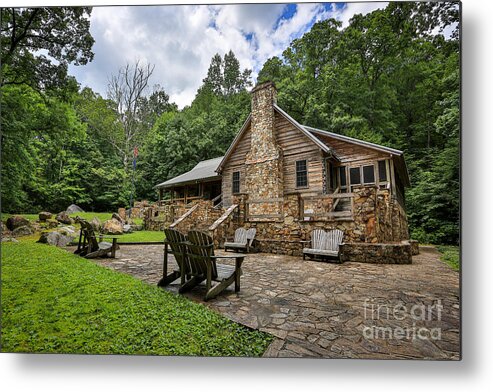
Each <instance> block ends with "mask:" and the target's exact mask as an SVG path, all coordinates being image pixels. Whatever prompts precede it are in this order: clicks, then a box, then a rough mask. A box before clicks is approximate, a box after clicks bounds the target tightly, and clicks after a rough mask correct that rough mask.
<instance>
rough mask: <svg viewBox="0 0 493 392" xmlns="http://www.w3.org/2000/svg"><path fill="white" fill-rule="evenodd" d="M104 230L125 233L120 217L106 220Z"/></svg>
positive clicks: (107, 232) (106, 232)
mask: <svg viewBox="0 0 493 392" xmlns="http://www.w3.org/2000/svg"><path fill="white" fill-rule="evenodd" d="M115 215H116V214H115ZM102 232H103V233H105V234H116V235H118V234H123V223H122V222H120V221H119V220H118V219H114V218H111V219H110V220H107V221H106V222H104V225H103V229H102Z"/></svg>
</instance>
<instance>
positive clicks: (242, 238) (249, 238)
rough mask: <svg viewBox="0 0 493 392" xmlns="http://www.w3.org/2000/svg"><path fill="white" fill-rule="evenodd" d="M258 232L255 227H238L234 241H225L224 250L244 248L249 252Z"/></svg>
mask: <svg viewBox="0 0 493 392" xmlns="http://www.w3.org/2000/svg"><path fill="white" fill-rule="evenodd" d="M256 233H257V230H256V229H254V228H251V229H248V230H245V229H244V228H242V227H240V228H239V229H236V231H235V238H234V240H233V242H225V243H224V250H225V251H227V250H228V249H233V250H243V251H245V252H247V253H248V252H249V251H250V248H251V247H252V243H253V240H254V239H255V234H256Z"/></svg>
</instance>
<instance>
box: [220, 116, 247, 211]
mask: <svg viewBox="0 0 493 392" xmlns="http://www.w3.org/2000/svg"><path fill="white" fill-rule="evenodd" d="M251 135H252V133H251V128H250V125H249V126H248V127H247V128H246V129H245V132H244V133H243V135H242V136H241V138H240V140H238V143H237V144H236V147H235V149H234V150H233V151H232V152H231V155H230V156H229V157H228V159H227V161H226V162H225V164H224V167H223V171H222V178H223V180H222V193H223V204H224V205H225V206H229V205H231V203H232V196H233V195H232V191H233V172H235V171H239V172H240V193H244V192H245V160H246V155H247V154H248V152H249V151H250V142H251Z"/></svg>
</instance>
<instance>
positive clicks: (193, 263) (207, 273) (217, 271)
mask: <svg viewBox="0 0 493 392" xmlns="http://www.w3.org/2000/svg"><path fill="white" fill-rule="evenodd" d="M185 245H186V252H187V257H188V261H189V263H190V276H191V278H190V279H189V280H188V281H187V282H186V283H185V284H184V285H182V286H181V288H180V292H181V293H183V292H185V291H187V290H191V289H192V288H194V287H195V286H197V285H198V284H200V283H201V282H203V281H204V280H205V284H206V294H205V297H204V300H205V301H207V300H209V299H211V298H214V297H216V296H217V295H219V294H220V293H221V292H222V291H224V290H225V289H226V288H227V287H229V286H230V285H231V284H233V283H234V284H235V292H238V291H240V276H241V273H242V272H241V264H242V263H243V260H244V259H245V255H244V254H228V255H226V256H216V255H214V243H213V239H212V237H210V236H208V235H207V234H205V233H202V232H200V231H190V232H189V233H188V242H186V243H185ZM221 258H228V259H235V265H234V266H230V265H223V264H217V263H216V260H218V259H221ZM213 282H217V284H215V285H214V286H213Z"/></svg>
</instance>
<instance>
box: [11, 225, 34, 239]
mask: <svg viewBox="0 0 493 392" xmlns="http://www.w3.org/2000/svg"><path fill="white" fill-rule="evenodd" d="M33 233H34V230H33V229H32V227H31V226H21V227H18V228H17V229H14V230H12V235H13V236H14V237H22V236H25V235H31V234H33Z"/></svg>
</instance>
